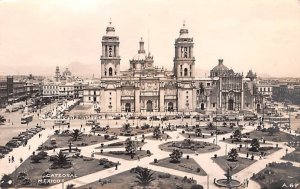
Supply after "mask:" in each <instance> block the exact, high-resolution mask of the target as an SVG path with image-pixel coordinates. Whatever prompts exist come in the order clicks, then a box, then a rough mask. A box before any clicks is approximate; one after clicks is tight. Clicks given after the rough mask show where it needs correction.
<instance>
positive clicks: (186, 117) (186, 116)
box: [183, 115, 191, 119]
mask: <svg viewBox="0 0 300 189" xmlns="http://www.w3.org/2000/svg"><path fill="white" fill-rule="evenodd" d="M183 118H185V119H189V118H191V116H190V115H184V116H183Z"/></svg>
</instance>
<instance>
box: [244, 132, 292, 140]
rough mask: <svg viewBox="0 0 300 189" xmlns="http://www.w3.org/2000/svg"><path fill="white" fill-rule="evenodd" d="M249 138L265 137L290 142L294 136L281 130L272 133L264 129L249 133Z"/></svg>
mask: <svg viewBox="0 0 300 189" xmlns="http://www.w3.org/2000/svg"><path fill="white" fill-rule="evenodd" d="M249 134H250V135H248V136H249V138H257V139H262V138H263V139H265V140H266V141H273V142H288V141H289V140H290V139H291V138H292V137H293V136H292V135H290V134H288V133H285V132H282V131H279V132H276V133H274V134H273V135H270V134H269V133H268V132H262V131H257V130H255V131H251V132H250V133H249Z"/></svg>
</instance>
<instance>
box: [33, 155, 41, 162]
mask: <svg viewBox="0 0 300 189" xmlns="http://www.w3.org/2000/svg"><path fill="white" fill-rule="evenodd" d="M30 159H31V161H32V162H33V163H40V160H41V159H43V157H42V156H41V155H32V156H31V158H30Z"/></svg>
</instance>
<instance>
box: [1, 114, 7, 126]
mask: <svg viewBox="0 0 300 189" xmlns="http://www.w3.org/2000/svg"><path fill="white" fill-rule="evenodd" d="M5 121H6V119H5V118H4V116H2V115H0V124H2V123H4V122H5Z"/></svg>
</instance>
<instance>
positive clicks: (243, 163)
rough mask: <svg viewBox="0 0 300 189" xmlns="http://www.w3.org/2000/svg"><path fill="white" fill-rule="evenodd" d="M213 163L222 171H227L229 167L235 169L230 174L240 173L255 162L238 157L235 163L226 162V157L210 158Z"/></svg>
mask: <svg viewBox="0 0 300 189" xmlns="http://www.w3.org/2000/svg"><path fill="white" fill-rule="evenodd" d="M212 159H213V160H214V162H215V163H217V164H218V165H219V166H220V167H221V168H222V169H223V170H224V171H227V170H228V168H229V166H232V167H235V169H233V170H232V174H235V173H237V172H240V171H241V170H243V169H245V168H246V167H249V166H250V165H251V164H253V163H255V162H256V160H251V159H247V158H242V157H238V158H237V161H230V160H228V158H227V156H219V157H217V158H214V157H213V158H212Z"/></svg>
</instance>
